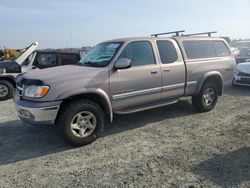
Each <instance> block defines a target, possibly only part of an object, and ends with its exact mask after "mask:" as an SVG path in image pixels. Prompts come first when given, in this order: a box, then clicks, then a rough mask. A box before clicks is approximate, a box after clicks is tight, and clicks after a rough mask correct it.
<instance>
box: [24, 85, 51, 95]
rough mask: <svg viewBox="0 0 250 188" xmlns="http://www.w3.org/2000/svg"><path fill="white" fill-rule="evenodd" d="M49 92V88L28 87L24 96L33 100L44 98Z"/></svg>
mask: <svg viewBox="0 0 250 188" xmlns="http://www.w3.org/2000/svg"><path fill="white" fill-rule="evenodd" d="M48 92H49V86H34V85H31V86H28V87H27V88H26V90H25V93H24V95H25V96H26V97H31V98H41V97H44V96H45V95H46V94H47V93H48Z"/></svg>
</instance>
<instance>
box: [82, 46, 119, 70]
mask: <svg viewBox="0 0 250 188" xmlns="http://www.w3.org/2000/svg"><path fill="white" fill-rule="evenodd" d="M121 44H122V43H121V42H106V43H101V44H98V45H97V46H95V47H94V48H93V49H92V50H91V51H90V52H89V53H88V54H87V55H86V56H85V57H83V58H82V59H81V61H80V64H81V65H84V66H93V67H104V66H107V65H108V64H109V63H110V61H111V60H112V58H113V57H114V55H115V54H116V52H117V51H118V49H119V48H120V46H121Z"/></svg>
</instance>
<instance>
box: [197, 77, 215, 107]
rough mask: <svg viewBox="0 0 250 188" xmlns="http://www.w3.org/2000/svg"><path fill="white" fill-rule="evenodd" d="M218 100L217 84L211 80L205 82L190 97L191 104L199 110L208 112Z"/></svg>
mask: <svg viewBox="0 0 250 188" xmlns="http://www.w3.org/2000/svg"><path fill="white" fill-rule="evenodd" d="M217 100H218V86H217V84H215V83H213V82H209V81H208V82H206V83H205V84H204V85H203V86H202V89H201V91H200V93H199V94H198V95H196V96H193V97H192V104H193V106H194V108H195V109H196V110H197V111H199V112H208V111H210V110H212V109H213V108H214V107H215V105H216V103H217Z"/></svg>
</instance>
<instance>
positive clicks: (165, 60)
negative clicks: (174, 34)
mask: <svg viewBox="0 0 250 188" xmlns="http://www.w3.org/2000/svg"><path fill="white" fill-rule="evenodd" d="M156 45H157V47H158V52H159V57H160V61H161V67H162V69H161V72H162V97H163V99H175V98H179V97H181V96H183V95H184V88H185V79H186V78H185V77H186V71H185V64H184V61H183V59H182V55H181V52H180V49H179V47H178V45H177V43H176V42H175V41H174V40H173V39H164V40H162V39H159V40H156Z"/></svg>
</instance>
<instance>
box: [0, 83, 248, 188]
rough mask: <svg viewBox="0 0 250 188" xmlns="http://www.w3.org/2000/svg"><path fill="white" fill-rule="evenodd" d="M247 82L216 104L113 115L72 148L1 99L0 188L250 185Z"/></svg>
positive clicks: (186, 104)
mask: <svg viewBox="0 0 250 188" xmlns="http://www.w3.org/2000/svg"><path fill="white" fill-rule="evenodd" d="M249 104H250V88H242V87H241V88H231V87H228V88H226V90H225V93H224V95H223V96H222V97H220V98H219V101H218V104H217V106H216V108H215V109H214V110H213V111H211V112H208V113H200V114H199V113H196V112H195V111H194V110H193V108H192V105H191V103H190V99H189V98H185V99H183V100H182V101H180V102H179V103H177V104H174V105H171V106H168V107H164V108H159V109H154V110H149V111H146V112H140V113H136V114H131V115H124V116H116V117H115V122H114V123H113V124H112V125H109V127H108V128H107V130H106V132H105V135H104V136H103V137H102V138H99V139H98V140H97V141H96V142H94V143H92V144H91V145H88V146H85V147H81V148H71V147H69V146H67V145H65V144H64V143H63V142H62V141H61V140H60V138H59V137H58V135H57V129H56V127H54V126H31V125H27V124H25V123H22V122H21V121H19V120H18V118H17V116H16V112H15V109H14V105H13V102H12V101H11V100H10V101H6V102H1V103H0V109H1V110H0V187H188V188H189V187H190V188H191V187H250V105H249Z"/></svg>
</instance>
